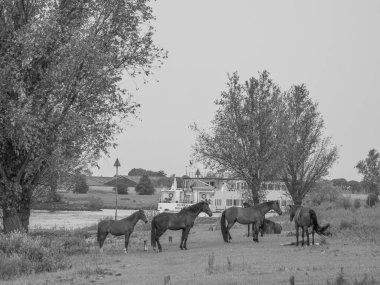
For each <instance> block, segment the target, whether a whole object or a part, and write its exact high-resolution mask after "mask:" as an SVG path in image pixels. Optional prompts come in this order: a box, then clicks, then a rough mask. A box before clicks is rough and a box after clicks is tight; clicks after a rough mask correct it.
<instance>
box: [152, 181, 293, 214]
mask: <svg viewBox="0 0 380 285" xmlns="http://www.w3.org/2000/svg"><path fill="white" fill-rule="evenodd" d="M182 184H183V185H181V186H182V187H178V183H177V179H176V178H174V179H173V183H172V185H171V187H170V188H166V189H162V190H161V197H160V200H159V203H158V211H159V212H160V213H162V212H174V213H177V212H179V211H180V210H182V209H183V208H185V207H188V206H191V205H193V204H196V203H198V202H200V201H207V202H208V203H209V205H210V209H211V211H212V212H213V213H221V212H223V211H224V210H225V209H228V208H229V207H233V206H235V207H242V206H243V203H244V202H247V201H248V198H249V193H250V190H249V189H248V185H247V183H246V182H245V181H244V180H241V179H231V178H221V177H191V178H190V177H184V178H182ZM261 189H262V190H263V192H264V193H265V195H264V197H263V199H261V201H260V202H266V201H276V200H277V201H279V203H280V207H281V210H283V211H285V210H286V207H287V206H289V205H292V204H293V201H292V199H291V196H290V194H289V192H288V190H287V188H286V185H285V184H284V183H283V182H279V181H278V182H269V181H268V182H263V183H262V184H261Z"/></svg>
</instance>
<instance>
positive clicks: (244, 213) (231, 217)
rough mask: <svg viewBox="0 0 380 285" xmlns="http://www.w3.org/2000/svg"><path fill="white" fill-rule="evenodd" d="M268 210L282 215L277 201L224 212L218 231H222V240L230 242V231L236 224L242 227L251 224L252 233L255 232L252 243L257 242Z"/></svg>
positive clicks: (234, 208)
mask: <svg viewBox="0 0 380 285" xmlns="http://www.w3.org/2000/svg"><path fill="white" fill-rule="evenodd" d="M270 210H274V211H275V212H277V214H279V215H282V211H281V209H280V205H279V204H278V201H269V202H265V203H261V204H258V205H255V206H252V207H248V208H240V207H231V208H228V209H227V210H224V211H223V213H222V217H221V219H220V230H221V231H222V236H223V240H224V241H225V242H231V240H232V238H231V234H230V229H231V228H232V226H233V225H234V224H235V223H236V222H238V223H239V224H243V225H247V224H252V231H253V230H254V231H255V234H253V241H255V242H259V229H260V227H261V225H262V223H263V221H264V217H265V214H266V213H268V212H269V211H270ZM226 221H227V226H226Z"/></svg>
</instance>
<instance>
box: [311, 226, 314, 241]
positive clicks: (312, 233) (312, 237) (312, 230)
mask: <svg viewBox="0 0 380 285" xmlns="http://www.w3.org/2000/svg"><path fill="white" fill-rule="evenodd" d="M311 241H312V243H313V245H314V227H312V228H311Z"/></svg>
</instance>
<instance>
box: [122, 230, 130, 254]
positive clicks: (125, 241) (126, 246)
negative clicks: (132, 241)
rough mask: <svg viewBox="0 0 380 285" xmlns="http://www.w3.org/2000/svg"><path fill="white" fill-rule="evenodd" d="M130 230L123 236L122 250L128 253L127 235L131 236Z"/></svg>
mask: <svg viewBox="0 0 380 285" xmlns="http://www.w3.org/2000/svg"><path fill="white" fill-rule="evenodd" d="M131 233H132V232H126V233H125V235H124V237H125V239H124V252H125V253H128V243H129V237H130V236H131Z"/></svg>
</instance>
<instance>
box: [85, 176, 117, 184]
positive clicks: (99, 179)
mask: <svg viewBox="0 0 380 285" xmlns="http://www.w3.org/2000/svg"><path fill="white" fill-rule="evenodd" d="M113 178H114V177H104V176H86V182H87V185H88V186H103V185H104V184H105V183H106V182H107V181H110V180H112V179H113Z"/></svg>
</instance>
